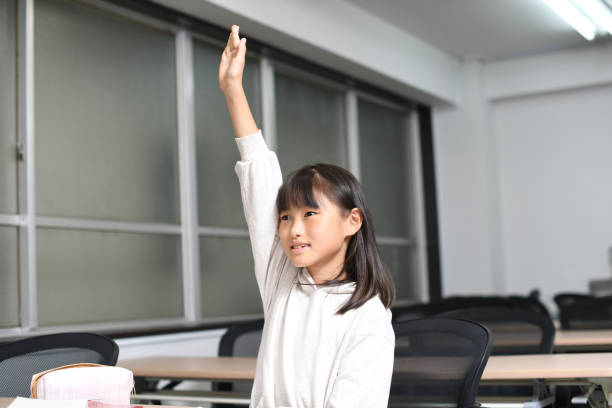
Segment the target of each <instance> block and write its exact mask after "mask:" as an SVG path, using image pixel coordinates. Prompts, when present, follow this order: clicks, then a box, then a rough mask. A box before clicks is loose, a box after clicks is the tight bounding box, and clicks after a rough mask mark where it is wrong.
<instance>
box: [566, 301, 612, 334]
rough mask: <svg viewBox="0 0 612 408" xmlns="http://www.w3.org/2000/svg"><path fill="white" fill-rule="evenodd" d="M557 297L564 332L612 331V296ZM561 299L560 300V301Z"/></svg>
mask: <svg viewBox="0 0 612 408" xmlns="http://www.w3.org/2000/svg"><path fill="white" fill-rule="evenodd" d="M561 296H562V295H557V296H555V302H556V303H557V305H558V306H559V320H560V321H561V328H562V329H563V330H590V329H612V296H602V297H591V298H582V299H579V298H576V299H574V300H573V301H571V302H570V301H568V300H567V299H568V298H567V294H565V295H563V296H564V297H561ZM558 298H559V299H558Z"/></svg>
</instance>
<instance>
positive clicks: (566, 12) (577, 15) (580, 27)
mask: <svg viewBox="0 0 612 408" xmlns="http://www.w3.org/2000/svg"><path fill="white" fill-rule="evenodd" d="M542 1H543V2H544V3H546V5H547V6H548V7H550V8H551V9H553V10H554V11H555V12H556V13H557V14H559V15H560V16H561V18H562V19H563V20H565V21H566V22H567V23H568V24H569V25H571V26H572V27H574V29H575V30H576V31H578V32H579V33H580V35H582V36H583V37H584V38H586V39H587V40H589V41H591V40H592V39H593V38H595V31H596V27H595V24H593V23H592V22H591V20H589V19H588V18H586V17H585V16H584V14H582V13H581V12H580V10H578V9H577V8H576V7H575V6H574V5H573V4H572V3H570V1H569V0H542Z"/></svg>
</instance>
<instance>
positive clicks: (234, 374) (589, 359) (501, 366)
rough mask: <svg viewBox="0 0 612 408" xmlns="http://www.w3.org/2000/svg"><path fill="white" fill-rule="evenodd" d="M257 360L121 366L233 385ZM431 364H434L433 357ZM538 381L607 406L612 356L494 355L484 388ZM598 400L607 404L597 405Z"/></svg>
mask: <svg viewBox="0 0 612 408" xmlns="http://www.w3.org/2000/svg"><path fill="white" fill-rule="evenodd" d="M255 361H256V359H255V358H244V357H241V358H234V357H150V358H140V359H134V360H122V361H119V363H117V365H118V366H120V367H125V368H128V369H130V370H132V372H133V373H134V376H135V377H140V378H146V379H151V380H160V379H167V380H198V381H222V380H232V381H233V380H252V379H253V378H254V377H255ZM415 361H416V363H415ZM428 361H429V362H430V363H431V358H428ZM441 361H442V360H441ZM395 367H396V370H399V371H400V372H401V371H402V370H410V369H413V368H415V367H416V368H418V369H419V370H422V369H423V365H422V364H421V365H419V364H418V357H416V358H414V357H406V358H396V362H395ZM429 367H431V368H432V370H436V372H438V373H439V372H440V371H443V370H445V369H447V368H446V367H445V366H444V365H440V367H435V366H432V365H430V366H429ZM538 379H539V380H542V381H543V382H544V383H546V384H551V385H553V384H557V385H578V386H581V387H582V388H584V389H585V390H589V391H588V392H589V395H591V396H593V398H594V399H593V401H591V402H593V403H594V404H595V405H598V406H602V407H603V406H606V405H607V404H606V403H605V402H606V401H610V402H612V398H611V394H612V353H569V354H535V355H533V354H532V355H516V356H491V357H490V358H489V361H488V363H487V366H486V367H485V370H484V373H483V375H482V381H481V384H483V385H484V384H523V383H525V384H531V383H533V380H538ZM596 397H598V398H599V397H601V398H603V399H604V401H603V402H601V403H597V401H596ZM136 399H137V400H156V399H157V400H162V401H190V402H193V401H198V402H226V403H234V404H241V405H248V403H249V395H248V394H245V393H241V394H239V393H231V392H200V391H192V392H184V391H164V390H155V391H151V392H146V393H141V392H137V394H136Z"/></svg>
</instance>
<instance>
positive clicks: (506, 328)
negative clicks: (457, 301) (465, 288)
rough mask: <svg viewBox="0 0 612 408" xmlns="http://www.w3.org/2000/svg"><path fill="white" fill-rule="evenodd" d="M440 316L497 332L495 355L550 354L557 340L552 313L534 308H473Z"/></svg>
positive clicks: (494, 336) (494, 343) (494, 334)
mask: <svg viewBox="0 0 612 408" xmlns="http://www.w3.org/2000/svg"><path fill="white" fill-rule="evenodd" d="M438 316H439V317H447V318H454V319H466V320H473V321H476V322H478V323H481V324H483V325H485V326H486V327H488V328H489V330H491V332H492V333H493V351H492V352H491V354H492V355H512V354H549V353H552V351H553V347H554V339H555V326H554V324H553V321H552V319H551V318H550V316H544V315H543V314H541V313H539V312H534V311H531V310H521V309H511V308H504V307H471V308H465V309H457V310H452V311H449V312H444V313H440V314H439V315H438Z"/></svg>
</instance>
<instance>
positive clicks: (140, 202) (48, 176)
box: [34, 0, 179, 223]
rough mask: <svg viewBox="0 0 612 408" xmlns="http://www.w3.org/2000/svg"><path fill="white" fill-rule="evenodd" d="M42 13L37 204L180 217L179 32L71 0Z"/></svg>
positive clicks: (103, 215) (65, 211)
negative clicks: (177, 62)
mask: <svg viewBox="0 0 612 408" xmlns="http://www.w3.org/2000/svg"><path fill="white" fill-rule="evenodd" d="M35 14H36V19H35V30H34V32H35V61H36V67H35V92H36V101H35V105H36V107H35V109H36V160H37V162H36V187H37V191H36V199H37V204H36V205H37V210H38V212H39V214H41V215H48V216H66V217H79V218H96V219H113V220H126V221H142V222H169V223H178V222H179V194H178V191H179V189H178V186H179V183H178V148H177V145H178V142H177V119H176V77H175V61H174V58H175V49H174V48H175V47H174V37H173V35H172V34H170V33H167V32H163V31H159V30H156V29H154V28H152V27H150V26H145V25H141V24H137V23H135V22H133V21H131V20H128V19H125V18H122V17H118V16H114V15H112V14H109V13H108V12H103V11H100V10H97V9H95V8H93V7H90V6H86V5H82V4H81V3H77V2H73V1H66V0H44V1H42V0H37V1H36V2H35Z"/></svg>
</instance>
